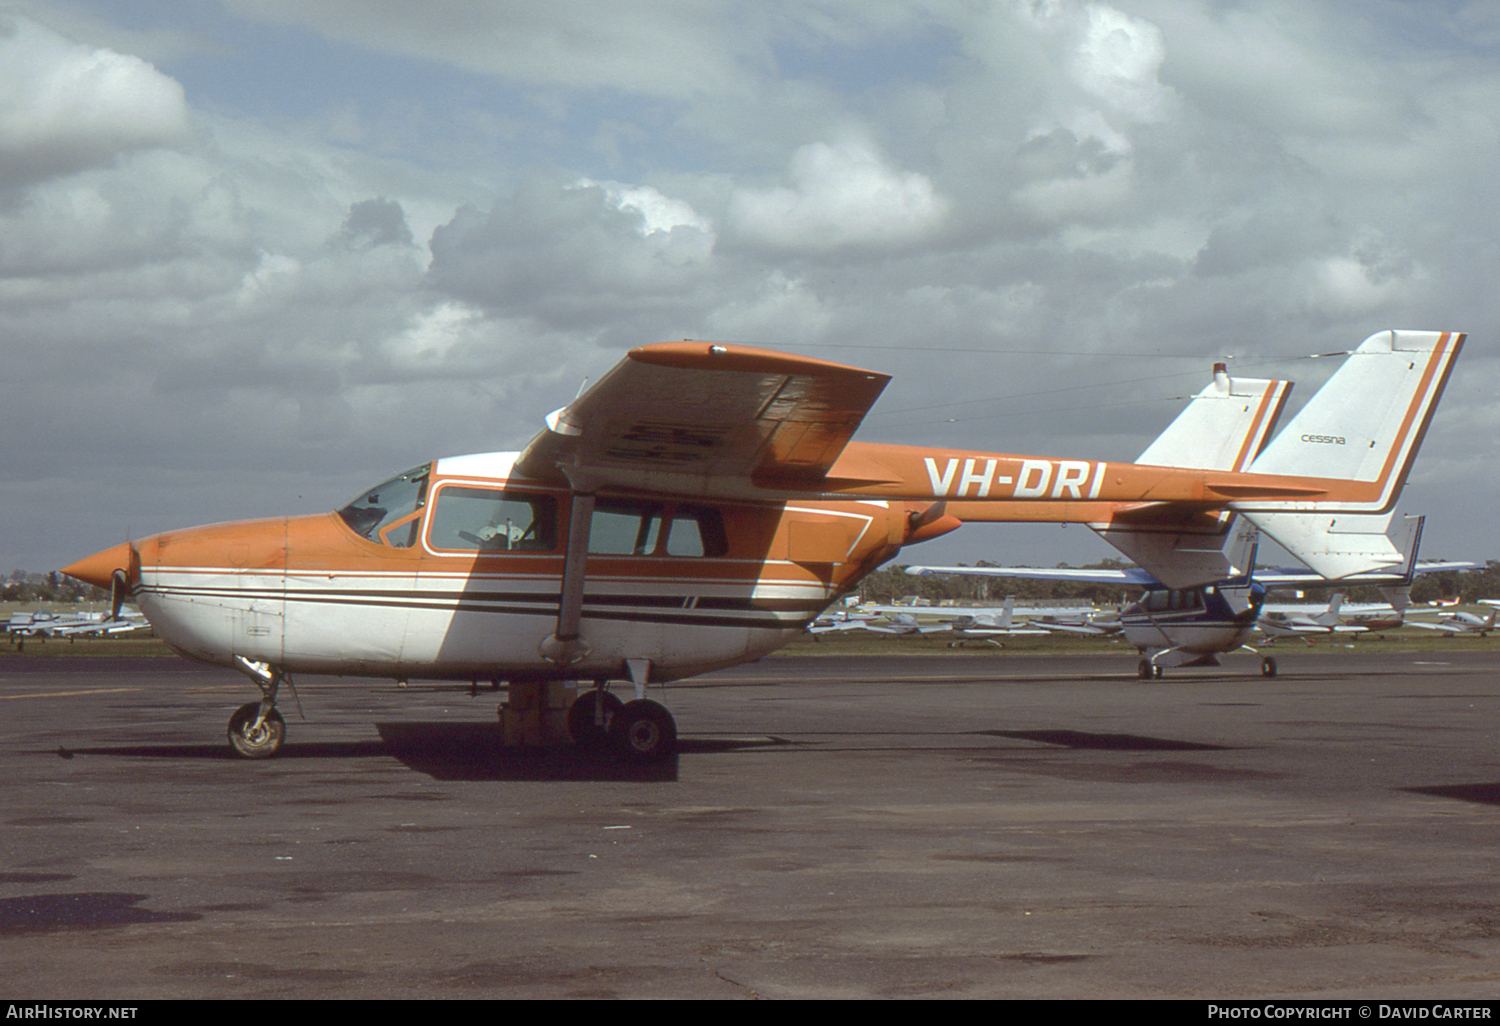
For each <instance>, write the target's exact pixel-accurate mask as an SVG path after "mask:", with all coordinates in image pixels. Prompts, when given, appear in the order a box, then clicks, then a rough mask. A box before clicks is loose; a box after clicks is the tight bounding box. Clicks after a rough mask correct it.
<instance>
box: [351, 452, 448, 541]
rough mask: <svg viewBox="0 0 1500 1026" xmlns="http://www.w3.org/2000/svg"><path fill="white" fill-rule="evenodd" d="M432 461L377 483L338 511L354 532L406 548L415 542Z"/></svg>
mask: <svg viewBox="0 0 1500 1026" xmlns="http://www.w3.org/2000/svg"><path fill="white" fill-rule="evenodd" d="M431 478H432V464H430V463H424V464H422V465H421V466H420V467H413V468H412V469H410V470H408V471H407V472H406V473H404V474H401V475H399V476H397V477H393V478H391V479H390V480H389V481H386V482H384V483H382V484H379V485H376V486H375V487H374V488H371V489H370V490H369V491H368V492H365V494H363V495H361V496H360V497H359V498H357V499H355V500H354V501H353V502H351V503H349V504H348V505H347V506H345V507H344V508H343V509H341V510H339V511H338V512H339V516H340V517H341V518H343V521H344V523H346V524H348V525H349V529H350V530H351V531H353V532H354V533H355V534H358V535H361V536H362V537H365V538H368V539H370V540H371V541H373V542H380V543H381V544H383V545H389V546H391V547H392V548H398V549H409V548H411V547H412V546H413V545H415V544H416V543H417V538H418V536H419V533H420V525H421V522H422V516H421V513H422V508H423V507H424V506H425V505H426V504H427V483H428V481H430V480H431Z"/></svg>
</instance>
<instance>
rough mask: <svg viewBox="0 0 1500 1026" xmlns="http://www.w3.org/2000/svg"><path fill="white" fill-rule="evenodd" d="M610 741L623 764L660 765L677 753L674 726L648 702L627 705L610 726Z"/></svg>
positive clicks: (615, 716) (668, 717)
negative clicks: (657, 763)
mask: <svg viewBox="0 0 1500 1026" xmlns="http://www.w3.org/2000/svg"><path fill="white" fill-rule="evenodd" d="M609 741H610V744H611V745H612V746H613V747H614V750H615V753H616V754H617V755H619V757H620V758H621V759H624V760H625V761H626V762H634V763H651V762H661V761H662V760H663V759H667V758H669V757H671V756H672V755H673V754H675V753H676V751H677V722H676V721H675V720H673V719H672V714H671V713H669V712H667V710H666V709H665V708H663V707H662V706H660V705H658V704H657V703H655V702H652V701H650V700H649V699H644V698H641V699H636V700H635V701H634V702H626V703H625V704H624V705H623V706H621V707H620V711H619V712H617V713H615V715H614V719H612V720H611V721H610V724H609Z"/></svg>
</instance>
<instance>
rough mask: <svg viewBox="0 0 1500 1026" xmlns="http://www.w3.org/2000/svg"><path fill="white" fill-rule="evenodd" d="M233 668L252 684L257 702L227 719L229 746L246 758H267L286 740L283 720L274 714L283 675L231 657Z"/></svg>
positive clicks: (266, 664)
mask: <svg viewBox="0 0 1500 1026" xmlns="http://www.w3.org/2000/svg"><path fill="white" fill-rule="evenodd" d="M234 668H235V669H236V670H239V671H240V672H241V673H243V674H244V675H245V676H247V677H249V678H250V679H251V680H252V681H254V682H255V686H256V687H258V688H260V693H261V700H260V701H259V702H249V703H247V704H245V705H242V706H240V707H239V708H238V709H236V710H235V711H234V715H233V716H231V717H229V744H230V745H231V746H232V747H233V748H234V750H235V751H236V752H238V753H239V754H240V755H243V756H244V757H245V758H247V759H269V758H270V757H271V756H273V755H275V754H276V753H277V752H279V751H281V743H282V742H283V741H285V740H286V721H285V720H283V719H282V718H281V713H279V712H277V711H276V692H277V690H278V689H280V687H281V682H282V681H283V680H286V679H287V676H286V674H284V673H283V672H282V671H281V670H279V669H277V668H276V667H274V666H272V665H270V664H269V663H259V662H251V661H250V660H249V659H246V658H245V657H244V656H235V659H234Z"/></svg>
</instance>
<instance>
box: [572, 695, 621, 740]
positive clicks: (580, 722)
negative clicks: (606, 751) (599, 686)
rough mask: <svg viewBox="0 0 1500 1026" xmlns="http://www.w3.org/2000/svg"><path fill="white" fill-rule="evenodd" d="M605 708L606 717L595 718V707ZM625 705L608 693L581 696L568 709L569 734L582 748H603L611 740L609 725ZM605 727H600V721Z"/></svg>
mask: <svg viewBox="0 0 1500 1026" xmlns="http://www.w3.org/2000/svg"><path fill="white" fill-rule="evenodd" d="M595 702H598V703H599V704H600V705H602V706H603V712H604V715H603V716H600V717H598V718H597V719H596V718H595V717H594V705H595ZM624 705H625V703H624V702H622V701H620V700H619V699H618V698H617V697H615V696H614V695H612V694H610V693H609V692H608V691H589V692H585V693H584V694H582V695H579V696H578V697H577V698H576V699H574V700H573V704H572V705H570V706H569V707H568V734H569V735H571V736H572V738H573V741H574V743H575V744H577V745H579V746H580V747H582V748H603V747H604V746H605V743H606V742H607V741H608V740H609V725H610V722H611V721H613V720H614V718H615V717H616V716H618V715H619V713H620V710H621V709H622V708H623V707H624ZM601 720H602V721H603V725H602V726H601V725H600V721H601Z"/></svg>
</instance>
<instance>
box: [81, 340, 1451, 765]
mask: <svg viewBox="0 0 1500 1026" xmlns="http://www.w3.org/2000/svg"><path fill="white" fill-rule="evenodd" d="M1462 345H1463V335H1461V334H1457V333H1449V332H1411V331H1387V332H1381V333H1379V334H1377V335H1373V336H1371V337H1370V338H1368V339H1366V340H1365V342H1364V343H1362V344H1361V345H1360V346H1359V347H1358V348H1357V349H1355V350H1354V351H1353V352H1352V353H1351V354H1349V356H1348V359H1347V360H1346V361H1345V363H1344V365H1343V366H1342V367H1341V368H1340V369H1339V371H1338V372H1337V373H1336V374H1335V375H1334V376H1333V377H1332V378H1331V379H1330V380H1329V382H1328V383H1327V384H1326V385H1325V386H1324V387H1323V389H1321V390H1320V391H1319V392H1318V393H1317V395H1316V396H1314V397H1313V400H1312V401H1311V402H1309V404H1308V406H1307V407H1306V408H1304V409H1303V411H1302V413H1300V414H1299V415H1298V418H1297V419H1296V420H1294V421H1293V424H1292V425H1291V426H1290V427H1289V428H1288V429H1287V430H1286V431H1283V432H1282V434H1281V435H1280V436H1278V437H1277V439H1276V440H1275V441H1274V442H1272V443H1271V444H1270V445H1269V446H1267V447H1265V448H1264V450H1261V449H1260V445H1259V440H1260V439H1263V438H1264V437H1265V435H1266V432H1267V431H1268V430H1269V424H1270V422H1271V421H1272V420H1274V414H1275V413H1276V412H1277V411H1278V410H1279V408H1280V399H1282V398H1284V395H1285V388H1284V385H1283V384H1282V383H1267V385H1266V387H1265V388H1264V389H1263V390H1262V391H1261V392H1260V393H1258V394H1250V395H1243V394H1241V392H1242V391H1243V389H1242V388H1241V386H1242V385H1243V384H1244V383H1243V381H1240V382H1236V381H1235V380H1234V379H1230V378H1229V377H1228V375H1224V383H1223V388H1222V389H1221V391H1222V393H1223V394H1222V395H1221V396H1220V397H1219V398H1218V399H1217V400H1214V399H1210V398H1207V397H1204V398H1202V400H1201V401H1200V400H1198V399H1195V401H1194V403H1193V404H1192V405H1190V406H1189V409H1188V411H1186V413H1185V415H1191V416H1193V417H1197V418H1199V419H1201V420H1202V421H1203V423H1205V424H1211V423H1213V418H1212V417H1211V416H1209V415H1208V411H1209V410H1210V408H1211V407H1212V408H1220V409H1224V410H1226V411H1230V413H1229V415H1228V416H1226V417H1225V418H1224V419H1226V420H1227V421H1229V422H1231V423H1232V425H1233V426H1234V428H1235V430H1233V431H1231V432H1229V433H1228V434H1227V438H1228V441H1227V443H1226V444H1225V447H1224V456H1223V458H1222V459H1220V460H1218V461H1216V462H1214V463H1212V464H1210V465H1208V466H1206V467H1205V466H1204V465H1203V464H1202V463H1197V464H1194V463H1188V462H1184V461H1183V460H1180V459H1176V458H1175V457H1176V455H1177V454H1176V451H1175V450H1176V449H1177V448H1178V445H1177V443H1179V442H1180V443H1183V448H1184V450H1186V449H1188V448H1192V449H1194V451H1201V450H1202V449H1203V447H1204V446H1205V445H1206V444H1208V443H1209V442H1211V441H1212V440H1213V439H1217V438H1219V437H1220V435H1219V434H1214V433H1212V432H1210V434H1209V435H1208V436H1205V437H1200V438H1198V439H1196V440H1195V445H1194V446H1187V445H1186V440H1185V439H1181V438H1178V437H1177V436H1176V435H1174V434H1173V433H1172V432H1171V431H1169V432H1168V435H1169V439H1170V440H1171V444H1163V445H1162V446H1161V447H1160V452H1161V459H1160V460H1159V461H1158V462H1156V463H1154V464H1150V465H1143V464H1132V463H1116V462H1110V461H1104V460H1083V459H1058V458H1052V457H1033V456H1020V455H1012V454H1007V453H994V452H976V451H955V450H951V449H946V448H924V447H918V446H902V445H882V444H872V443H861V442H856V441H852V436H853V434H854V432H855V430H856V429H857V428H858V426H859V424H860V422H861V420H862V419H863V417H864V415H865V413H866V412H867V411H868V409H869V408H870V407H871V405H872V404H873V403H874V402H875V399H876V398H877V397H878V396H879V394H880V392H881V390H882V389H883V388H884V387H885V384H886V382H887V380H888V378H887V376H886V375H883V374H877V373H873V372H871V371H866V370H862V369H859V368H855V367H848V366H844V365H841V364H834V363H829V362H827V361H824V360H817V359H813V358H810V357H801V356H792V355H788V354H784V353H776V352H771V351H767V350H760V349H752V348H749V347H744V346H731V345H720V344H713V343H704V342H673V343H663V344H659V345H652V346H644V347H642V348H639V349H635V350H632V351H631V352H630V353H629V354H628V355H627V356H626V357H625V359H624V360H623V361H621V363H620V364H618V365H617V366H616V367H615V368H614V369H613V370H612V371H610V372H609V373H608V374H606V375H605V376H604V377H603V378H601V379H600V380H599V381H598V382H597V383H596V384H594V385H593V386H592V387H590V388H589V389H587V390H586V391H584V392H583V393H582V394H581V395H579V396H578V397H577V398H576V399H574V400H573V402H571V403H569V404H568V406H567V407H565V408H564V409H561V410H558V411H556V412H554V413H553V414H552V415H550V416H549V417H548V418H547V420H546V428H545V429H544V430H543V431H542V432H541V433H540V434H539V435H538V436H537V437H536V438H535V439H533V441H532V442H531V443H530V444H529V445H528V446H527V447H526V449H525V450H523V451H522V452H520V453H490V454H481V455H473V456H460V457H452V458H447V459H440V460H437V461H434V462H430V463H424V464H421V465H420V466H417V467H415V468H413V469H412V470H410V471H407V472H406V473H403V474H400V475H398V476H396V477H394V478H392V479H391V480H389V481H387V482H383V483H381V484H379V485H376V486H375V487H374V488H371V489H370V490H369V491H367V492H366V493H364V494H363V495H361V496H359V497H358V498H356V499H355V500H354V501H352V502H350V503H349V504H347V505H346V506H344V507H343V508H342V509H340V510H338V511H336V512H331V513H324V514H317V515H313V516H303V517H280V518H275V519H269V520H260V521H247V522H240V523H232V524H218V525H213V526H208V527H198V528H192V529H188V530H182V531H171V532H167V533H164V534H159V535H156V536H154V537H150V538H144V539H140V540H137V541H132V542H129V543H126V544H121V545H117V546H115V547H113V548H110V549H106V550H104V551H102V552H99V553H97V554H95V555H93V556H90V557H87V558H85V559H81V560H79V561H78V562H77V563H74V564H73V565H71V566H69V567H67V568H66V569H65V570H64V572H65V573H67V574H68V575H69V576H72V577H74V578H77V579H79V580H82V581H85V582H88V583H91V584H96V585H99V586H100V587H107V588H110V589H111V591H112V594H113V595H114V604H115V605H116V606H118V604H119V602H120V601H122V600H123V599H124V598H125V597H127V596H128V597H131V598H134V599H135V600H136V601H137V602H138V603H139V605H140V608H141V610H142V612H143V613H144V614H145V616H146V618H147V619H148V620H149V621H150V623H151V625H152V627H153V628H154V629H155V630H156V633H157V635H158V637H160V638H162V639H163V640H164V641H166V642H167V643H168V644H169V645H171V646H172V647H173V648H174V649H176V650H177V651H178V652H180V653H182V654H183V655H186V656H188V657H190V658H195V659H200V660H203V661H206V662H210V663H214V664H217V665H223V666H231V667H234V668H236V669H237V670H239V671H240V672H241V673H243V674H244V675H245V676H246V677H247V678H248V679H249V680H250V681H251V682H252V683H253V684H254V685H255V686H256V687H257V688H258V689H259V690H260V693H261V698H260V701H258V702H251V703H248V704H246V705H244V706H243V707H241V708H240V709H239V710H238V711H236V712H235V713H234V715H233V716H232V717H231V718H230V722H229V729H228V733H229V738H230V742H231V744H232V745H233V746H234V747H235V749H236V751H238V752H240V753H241V754H243V755H247V756H250V757H264V756H268V755H271V754H274V753H275V752H276V751H277V750H278V749H279V748H280V746H281V744H282V740H283V738H284V735H285V724H284V722H283V721H282V718H281V715H280V714H279V713H278V712H277V711H276V709H275V703H276V698H277V695H278V692H279V688H280V685H281V684H282V683H283V682H284V681H285V680H286V679H287V677H288V675H289V674H294V673H328V674H348V675H360V676H373V677H386V678H394V679H396V680H406V679H409V678H427V679H439V680H462V681H472V680H475V679H485V680H505V681H507V682H508V684H509V696H508V699H507V702H506V704H505V706H504V708H503V715H502V724H503V729H504V732H505V737H506V739H507V740H508V741H518V742H525V743H541V742H543V741H547V740H550V739H552V738H554V737H566V736H567V733H571V735H572V736H573V737H574V738H575V739H576V740H578V741H579V742H580V743H582V744H599V743H603V742H605V741H606V739H607V742H608V743H609V744H610V745H611V746H612V747H613V748H614V749H615V750H616V751H617V752H618V753H619V754H620V755H621V756H622V757H625V758H629V759H637V760H654V759H660V758H664V757H666V756H668V755H670V754H671V753H672V752H673V751H674V750H675V743H676V723H675V721H674V720H673V718H672V716H671V714H670V713H669V712H668V711H667V710H666V709H665V708H664V707H663V706H662V705H660V704H659V703H657V702H654V701H651V700H649V699H647V698H646V697H645V690H646V685H647V683H648V681H649V682H651V683H661V682H666V681H671V680H676V679H680V678H683V677H689V676H693V675H695V674H699V673H704V672H707V671H709V670H713V669H717V668H720V667H724V666H730V665H734V664H736V663H741V662H746V661H749V660H753V659H756V658H758V657H760V656H762V655H764V654H765V653H767V652H769V651H772V650H774V649H776V648H778V647H780V646H781V645H783V644H785V643H786V642H788V641H790V640H792V639H793V638H795V637H797V636H799V635H800V634H801V633H802V631H803V630H804V628H805V627H806V626H807V625H808V624H809V623H811V622H812V621H813V620H814V619H815V618H816V617H817V616H818V615H819V614H820V613H821V612H822V610H823V609H824V608H825V607H826V606H828V605H829V604H830V603H831V602H833V601H835V600H836V599H838V598H839V597H841V596H842V595H844V594H847V593H848V592H849V591H850V590H852V589H853V588H854V587H855V586H856V585H857V583H858V582H859V580H860V579H861V578H862V577H863V576H865V575H866V574H868V573H869V572H870V571H872V570H874V569H875V568H876V567H878V566H879V565H880V564H882V563H884V562H886V561H887V560H889V559H891V558H893V557H894V556H895V555H896V554H897V553H898V552H899V551H900V549H901V547H902V546H905V545H910V544H914V543H917V542H921V541H924V540H926V539H929V538H933V537H936V536H938V535H941V534H943V533H946V532H948V531H951V530H953V529H955V528H957V527H959V526H961V525H962V524H963V523H965V522H970V521H988V522H1014V521H1032V522H1079V523H1088V524H1091V525H1094V526H1095V529H1096V530H1099V531H1101V533H1104V534H1105V536H1106V537H1108V538H1110V540H1111V541H1112V542H1114V543H1115V544H1116V545H1119V546H1122V547H1123V546H1126V545H1129V546H1132V547H1133V548H1135V549H1137V550H1138V551H1139V554H1138V555H1136V556H1135V559H1136V562H1138V563H1140V564H1141V565H1142V566H1143V567H1147V568H1148V569H1156V568H1159V569H1160V572H1159V573H1158V575H1157V576H1158V577H1159V579H1161V580H1163V581H1165V582H1167V583H1168V584H1173V585H1175V586H1178V587H1193V586H1197V585H1199V584H1202V583H1204V581H1205V580H1222V579H1224V578H1225V577H1226V576H1230V575H1227V574H1225V573H1224V572H1223V570H1224V569H1225V567H1224V566H1223V557H1222V555H1221V554H1220V553H1219V552H1217V551H1213V552H1210V551H1208V546H1206V545H1205V539H1206V538H1212V539H1220V538H1222V535H1223V532H1224V530H1226V529H1227V525H1228V521H1229V519H1230V518H1231V517H1232V516H1233V515H1234V514H1236V513H1238V514H1241V515H1244V516H1246V517H1252V518H1255V517H1259V518H1262V520H1263V524H1262V526H1263V529H1264V530H1266V531H1267V532H1268V533H1271V534H1273V535H1274V536H1276V537H1277V539H1278V540H1279V541H1281V543H1282V544H1283V545H1284V546H1287V547H1289V548H1292V551H1293V552H1294V553H1296V552H1297V549H1296V548H1295V545H1296V544H1298V543H1300V542H1307V543H1308V544H1310V545H1314V544H1315V545H1316V547H1317V548H1318V552H1317V554H1316V555H1315V556H1302V554H1301V553H1297V554H1298V555H1299V557H1301V558H1304V559H1316V560H1317V562H1309V565H1310V566H1313V567H1314V569H1316V570H1318V572H1320V573H1325V574H1328V575H1331V576H1332V575H1343V574H1351V573H1357V572H1359V571H1361V570H1367V569H1372V568H1376V567H1380V566H1383V565H1386V564H1388V563H1390V562H1393V561H1395V560H1393V559H1392V556H1393V553H1392V552H1391V550H1390V546H1389V543H1388V542H1387V541H1386V539H1385V538H1384V536H1383V535H1381V534H1379V533H1378V532H1371V531H1368V530H1365V531H1361V532H1359V533H1355V534H1350V533H1346V532H1345V531H1344V526H1345V525H1346V524H1358V523H1361V521H1360V519H1359V518H1360V517H1361V516H1365V517H1374V518H1375V519H1377V520H1378V519H1380V517H1381V516H1383V515H1385V514H1386V511H1388V510H1389V509H1390V508H1391V504H1393V503H1394V502H1395V497H1396V496H1397V495H1399V493H1400V491H1401V489H1402V487H1403V486H1404V484H1405V480H1406V476H1407V472H1408V470H1409V467H1410V464H1411V460H1412V458H1413V457H1414V455H1415V453H1416V451H1417V448H1418V447H1419V445H1420V443H1421V439H1422V437H1423V434H1424V432H1425V431H1426V428H1427V425H1428V423H1429V422H1430V420H1431V417H1432V415H1433V412H1434V410H1435V409H1436V405H1437V402H1438V399H1439V398H1440V396H1441V394H1442V390H1443V387H1444V385H1445V384H1446V382H1447V379H1448V376H1449V374H1450V372H1451V369H1452V367H1453V364H1454V361H1455V359H1456V357H1457V355H1458V353H1459V352H1460V350H1461V349H1462ZM1215 384H1216V386H1217V385H1218V384H1219V382H1218V376H1216V383H1215ZM1377 399H1378V401H1376V400H1377ZM1194 411H1196V412H1194ZM1309 411H1312V413H1310V412H1309ZM1314 414H1315V415H1314ZM1179 419H1181V418H1179ZM1246 423H1250V424H1251V427H1250V429H1249V430H1240V428H1241V427H1242V426H1243V425H1244V424H1246ZM1174 426H1175V422H1174ZM1159 441H1160V440H1159ZM1155 448H1156V446H1153V449H1155ZM1257 453H1259V454H1258V455H1257ZM1331 518H1339V523H1340V529H1339V531H1338V532H1332V531H1330V530H1329V526H1330V525H1329V521H1330V519H1331ZM1257 522H1261V521H1257ZM1329 538H1334V539H1336V543H1335V544H1328V543H1327V540H1328V539H1329ZM1288 539H1290V540H1291V544H1290V545H1289V544H1288ZM1205 575H1207V576H1205ZM612 679H627V680H629V681H631V682H632V683H633V685H634V688H635V697H634V700H633V701H631V702H629V703H622V702H621V701H620V700H619V699H617V698H615V697H614V696H613V695H612V694H611V693H610V692H609V691H608V690H607V685H608V682H609V681H610V680H612ZM580 681H592V682H594V685H595V687H594V689H593V690H592V691H591V692H587V693H585V694H583V695H581V696H579V697H578V699H577V700H576V701H574V702H572V703H571V705H570V704H569V703H568V702H567V700H566V698H567V696H566V690H565V687H566V685H568V684H570V683H576V682H580ZM563 724H566V731H567V733H564V729H563Z"/></svg>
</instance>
